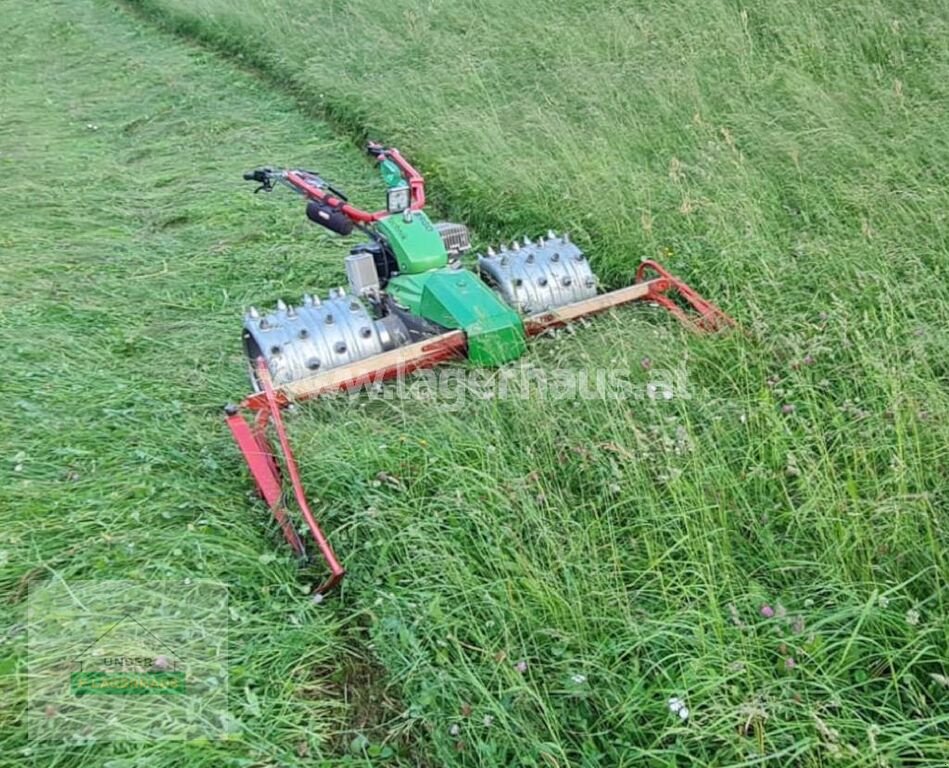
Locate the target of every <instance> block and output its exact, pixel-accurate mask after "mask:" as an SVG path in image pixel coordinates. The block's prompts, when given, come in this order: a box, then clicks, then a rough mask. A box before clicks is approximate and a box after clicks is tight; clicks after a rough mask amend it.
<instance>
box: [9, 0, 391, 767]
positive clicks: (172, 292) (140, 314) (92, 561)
mask: <svg viewBox="0 0 949 768" xmlns="http://www.w3.org/2000/svg"><path fill="white" fill-rule="evenodd" d="M0 29H2V33H3V37H4V40H5V41H6V43H5V45H4V49H3V54H2V65H0V66H2V69H3V71H4V83H3V90H2V92H0V99H2V101H0V113H2V116H3V117H2V124H0V168H2V173H3V176H4V178H5V182H4V184H3V186H2V189H0V210H2V212H3V213H2V226H0V251H2V259H0V307H2V310H0V311H2V316H3V323H2V327H0V350H2V352H0V354H2V357H3V368H4V374H3V378H2V383H0V390H2V394H3V400H4V403H5V408H4V410H3V413H2V415H0V434H2V435H3V445H4V451H3V460H2V465H0V474H2V480H0V510H2V512H0V514H2V518H0V519H2V526H0V538H2V543H0V552H2V557H0V591H2V595H3V599H4V606H5V608H4V617H5V621H4V635H3V637H4V644H3V658H4V661H3V669H4V673H5V674H4V675H3V678H2V687H3V699H4V704H3V706H2V709H0V733H2V736H0V756H2V761H0V762H2V764H3V765H10V766H13V765H27V764H35V765H39V766H62V765H83V766H92V765H112V766H115V765H144V764H146V763H147V764H148V765H168V766H171V765H188V766H200V765H207V766H215V768H217V767H219V766H222V765H266V764H280V765H296V764H304V763H306V764H310V765H312V764H313V759H315V758H317V757H319V756H320V755H321V754H323V755H326V754H332V752H333V751H334V748H335V744H333V743H331V741H332V740H336V741H337V742H338V741H340V740H343V741H344V742H345V743H346V744H348V743H349V741H350V740H351V739H352V738H353V736H354V735H355V734H354V733H347V729H348V728H349V723H350V720H351V718H353V717H355V716H356V715H357V714H358V715H359V718H360V719H361V720H362V721H365V720H366V719H367V718H369V719H370V720H371V722H370V723H369V725H371V724H372V723H374V722H378V721H380V720H384V719H385V718H388V717H391V716H393V713H394V714H397V713H398V712H399V711H400V710H399V708H398V707H396V708H395V709H391V708H387V707H386V706H385V705H384V703H383V697H384V696H385V681H384V679H381V678H380V677H379V675H378V673H374V675H373V678H371V679H374V683H373V686H372V688H373V694H372V695H373V696H375V697H376V698H378V699H379V702H380V703H378V704H377V705H376V706H375V708H374V709H373V708H371V707H368V705H367V706H366V707H363V709H364V710H365V711H363V712H361V713H356V712H354V711H353V710H352V708H351V707H350V706H349V705H348V704H347V699H348V698H349V697H350V696H351V693H350V692H349V691H350V687H351V684H350V681H349V676H350V675H351V674H352V675H354V676H355V677H356V679H357V683H356V684H358V685H359V686H364V685H365V684H366V681H367V674H368V673H367V672H365V671H364V670H365V669H371V667H369V666H368V664H369V662H368V661H367V660H366V659H364V658H362V656H363V654H361V653H360V640H359V626H358V625H359V617H358V613H357V612H354V611H353V610H351V608H349V607H344V606H343V604H341V603H339V602H335V601H333V602H328V603H326V604H324V605H322V606H319V607H317V606H313V605H311V604H310V603H309V602H308V600H307V590H308V589H309V588H310V587H312V584H308V583H307V582H306V580H305V579H302V580H301V579H300V574H299V572H298V569H297V566H296V564H295V563H294V562H292V560H291V559H290V558H289V557H287V556H285V551H284V550H282V549H280V548H279V546H280V545H279V543H278V541H277V537H276V536H274V535H273V532H272V530H271V526H270V524H269V521H268V517H267V515H266V512H265V511H264V510H263V509H262V508H261V507H260V506H259V505H258V504H257V503H256V502H255V501H254V499H253V497H252V496H251V495H250V494H249V489H250V486H249V484H248V480H247V477H246V475H245V473H244V470H243V468H242V465H241V464H240V462H239V455H238V454H237V453H236V452H235V449H234V447H233V444H232V442H231V441H230V438H229V436H228V435H227V432H226V429H225V428H224V425H223V421H222V411H221V408H222V406H223V404H224V403H225V402H227V401H228V400H232V399H235V398H236V397H238V396H239V395H240V394H241V393H242V392H243V391H245V389H246V386H247V380H246V377H245V375H244V370H243V363H242V361H241V359H240V333H239V322H238V321H239V318H240V316H241V313H242V311H243V309H244V308H245V307H246V306H247V305H248V304H250V303H251V302H252V301H266V300H269V301H273V300H274V299H275V298H276V297H277V296H278V295H280V294H285V293H288V292H290V291H291V290H292V291H294V292H295V291H297V290H299V289H300V287H301V286H304V285H307V284H309V285H311V286H312V287H313V288H314V289H316V288H318V287H319V286H321V285H325V284H326V283H327V281H335V282H340V281H342V279H343V270H342V261H341V258H342V255H343V254H345V252H346V250H345V247H344V246H343V245H341V244H340V243H339V242H337V241H335V240H333V241H331V240H330V238H329V237H327V236H324V235H322V234H321V233H320V232H318V231H315V230H316V229H317V228H315V227H312V226H310V225H309V224H308V223H306V220H305V218H304V217H303V215H302V213H303V211H302V206H301V205H300V204H299V202H297V201H295V200H291V199H286V198H285V199H283V200H282V201H281V202H278V201H276V200H269V199H266V200H265V199H264V197H265V196H263V195H258V196H256V197H255V196H254V195H252V194H250V192H251V189H252V188H251V186H250V185H249V184H244V183H243V182H241V180H240V179H241V173H242V172H243V171H246V170H247V169H249V168H252V167H254V166H256V165H259V164H261V163H263V162H266V161H268V160H269V161H277V160H281V161H287V162H299V163H308V164H309V163H311V162H312V160H313V159H314V158H318V159H319V160H320V161H321V169H322V170H325V172H326V173H328V174H330V175H331V177H333V178H337V179H343V180H345V181H346V182H347V189H348V190H349V191H350V192H351V193H353V194H354V195H355V196H356V197H357V198H363V199H365V197H366V195H367V192H368V191H369V190H370V189H372V190H373V191H377V187H378V185H377V184H376V183H375V181H374V180H373V179H372V177H371V175H370V171H371V169H370V168H369V167H368V165H367V164H366V163H365V161H364V160H363V158H361V157H360V155H359V153H357V152H356V151H355V150H354V149H353V148H351V147H350V146H348V145H347V143H346V142H343V141H340V140H339V139H337V138H335V137H334V136H333V135H332V134H331V133H330V131H329V130H328V129H327V128H326V127H325V126H324V125H322V124H320V123H317V122H314V121H313V120H311V119H307V118H305V117H303V116H302V115H301V114H300V113H299V111H298V110H297V109H296V108H295V106H294V104H293V103H292V101H291V100H290V99H288V98H286V97H283V96H279V95H274V94H272V93H271V92H269V91H268V89H267V88H266V87H265V86H263V85H262V84H261V83H260V82H259V80H257V79H256V78H254V77H252V76H249V75H247V74H243V73H236V72H235V71H234V69H233V68H232V67H230V66H228V65H226V64H222V63H221V62H220V60H219V59H217V58H216V57H215V56H213V55H211V54H208V53H204V52H201V51H200V50H196V49H195V48H193V47H191V46H188V45H186V44H183V43H180V42H177V41H175V40H174V39H172V38H170V37H168V36H162V35H160V34H158V33H156V32H155V31H154V30H153V29H150V28H148V27H145V26H143V25H142V23H141V22H138V21H136V20H133V19H131V18H130V17H129V16H128V15H127V14H125V13H123V12H120V11H118V10H116V9H115V8H110V7H108V6H107V5H105V4H99V3H94V2H87V1H86V0H82V2H78V3H72V2H70V3H66V2H43V3H30V4H28V5H23V4H16V3H4V4H3V7H2V11H0ZM301 241H305V242H307V243H308V246H304V247H303V248H300V247H299V246H298V243H299V242H301ZM274 553H276V555H277V557H276V558H274V557H273V554H274ZM183 577H193V578H209V579H214V580H219V581H223V582H224V583H226V584H227V585H228V587H229V590H230V607H231V613H230V616H229V625H230V643H229V648H230V663H231V670H230V690H231V705H230V714H231V715H232V716H233V717H234V718H235V719H236V720H237V721H239V722H240V724H241V725H240V731H241V735H240V737H239V738H238V739H237V740H235V741H233V742H230V743H219V744H218V743H212V744H204V745H200V744H190V745H189V744H175V743H156V744H148V745H144V746H137V747H136V746H135V745H125V744H81V743H80V744H76V743H70V742H65V743H60V742H56V741H51V742H36V743H32V744H31V743H28V741H27V735H26V733H25V718H24V714H25V710H26V707H27V701H26V680H25V677H24V670H25V661H26V659H25V654H26V632H25V630H26V629H27V625H26V622H27V613H26V597H27V591H28V587H29V585H30V584H42V583H44V582H46V581H48V580H54V579H57V578H63V579H67V580H76V579H123V578H132V579H142V580H163V579H175V578H183ZM66 646H68V643H64V647H66ZM359 696H360V697H361V699H363V700H367V696H366V694H363V693H360V694H359ZM343 751H344V752H345V749H344V750H343ZM304 755H309V758H308V759H306V760H304V757H303V756H304ZM126 757H127V758H128V759H129V762H128V763H125V762H122V761H121V760H120V758H126ZM110 761H111V762H110ZM136 761H139V762H136Z"/></svg>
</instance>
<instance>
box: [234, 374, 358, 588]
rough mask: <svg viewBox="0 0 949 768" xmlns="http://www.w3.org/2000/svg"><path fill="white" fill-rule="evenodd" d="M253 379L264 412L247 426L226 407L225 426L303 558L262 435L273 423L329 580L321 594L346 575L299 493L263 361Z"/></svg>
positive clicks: (296, 474) (300, 483)
mask: <svg viewBox="0 0 949 768" xmlns="http://www.w3.org/2000/svg"><path fill="white" fill-rule="evenodd" d="M257 376H258V380H259V381H260V383H261V386H262V387H263V395H264V397H265V400H266V410H263V409H261V410H258V411H257V412H256V413H257V416H256V418H255V420H254V423H253V426H251V425H249V424H248V423H247V422H246V421H245V420H244V417H243V416H242V415H241V413H240V411H239V410H238V409H237V408H229V409H228V410H227V425H228V427H230V429H231V434H232V435H234V440H235V441H236V442H237V445H238V447H239V448H240V451H241V453H242V454H243V455H244V459H245V461H246V462H247V466H248V467H249V468H250V471H251V475H252V476H253V478H254V482H255V483H256V485H257V489H258V491H260V495H261V496H262V497H263V498H264V500H265V501H266V502H267V504H268V505H269V506H270V510H271V512H272V513H273V515H274V517H275V518H276V520H277V523H278V524H279V525H280V528H281V530H282V531H283V534H284V537H285V538H286V539H287V541H288V542H289V544H290V546H291V547H292V548H293V550H294V551H295V552H296V553H297V554H299V555H304V554H305V551H304V547H303V542H302V541H301V540H300V537H299V536H298V535H297V532H296V531H295V530H294V528H293V525H292V524H291V523H290V521H289V518H288V516H287V509H286V506H285V505H284V502H283V496H284V494H283V484H282V478H281V473H280V469H279V467H278V466H277V456H276V454H275V453H274V451H273V449H272V448H271V447H270V445H269V443H268V442H267V438H266V436H265V430H266V428H267V424H268V423H273V426H274V430H275V431H276V433H277V439H278V440H279V442H280V452H281V453H282V454H283V464H284V469H285V470H286V472H287V474H288V475H289V477H290V484H291V486H292V488H293V495H294V497H295V499H296V502H297V506H298V507H299V509H300V514H301V515H302V516H303V519H304V521H305V522H306V525H307V528H309V530H310V533H311V535H312V536H313V540H314V541H315V542H316V546H317V548H318V549H319V550H320V554H321V555H322V556H323V559H324V560H325V561H326V565H327V566H328V567H329V570H330V575H329V578H327V580H326V581H325V582H324V583H323V584H322V585H321V586H320V587H318V588H317V589H316V592H317V593H318V594H323V593H325V592H328V591H329V590H331V589H332V588H333V587H335V586H336V585H337V584H339V582H340V581H341V580H342V578H343V576H345V575H346V570H345V569H344V568H343V566H342V565H340V563H339V561H338V560H337V559H336V553H335V552H334V551H333V547H332V545H331V544H330V543H329V541H328V540H327V538H326V536H325V535H324V534H323V530H322V529H321V528H320V526H319V523H317V522H316V518H315V517H314V516H313V512H312V511H311V510H310V505H309V502H307V498H306V493H305V491H304V490H303V481H302V480H301V479H300V471H299V469H298V468H297V462H296V459H295V458H294V455H293V451H292V450H291V448H290V440H289V439H288V437H287V431H286V428H285V427H284V424H283V417H282V416H281V414H280V409H281V407H282V404H281V401H280V399H278V397H277V394H276V392H275V391H274V388H273V384H272V383H271V380H270V372H269V371H268V370H267V364H266V363H265V362H264V360H263V358H261V359H259V360H258V361H257ZM284 402H285V401H284Z"/></svg>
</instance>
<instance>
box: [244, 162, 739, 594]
mask: <svg viewBox="0 0 949 768" xmlns="http://www.w3.org/2000/svg"><path fill="white" fill-rule="evenodd" d="M388 151H389V152H390V153H391V152H394V150H388ZM393 160H394V161H395V162H398V160H397V159H396V158H393ZM410 167H411V166H410ZM317 191H319V192H320V193H321V194H323V193H322V190H317ZM319 199H323V198H322V197H321V198H319ZM333 199H335V198H333ZM422 202H424V197H423V198H422ZM367 215H374V214H367ZM652 273H654V274H656V275H658V277H654V278H652V279H649V280H647V279H646V276H647V274H652ZM670 293H674V294H677V295H678V296H679V297H680V299H681V300H682V301H683V302H684V303H685V304H686V305H687V306H688V307H691V309H693V310H694V312H695V314H696V315H697V316H698V317H697V319H695V320H693V319H692V317H691V316H690V315H689V314H687V313H686V311H685V310H684V309H683V307H682V306H680V305H679V304H678V303H676V301H674V300H673V299H672V298H671V297H670V295H669V294H670ZM632 301H652V302H656V303H657V304H659V305H660V306H662V307H664V308H665V309H667V310H669V311H670V312H671V313H672V314H673V315H674V316H675V317H676V318H677V319H678V320H680V321H681V322H682V323H683V324H684V325H685V326H686V327H688V328H689V329H691V330H693V331H696V332H699V333H702V332H712V331H718V330H721V329H723V328H726V327H729V326H733V325H735V321H734V320H732V319H731V318H730V317H729V316H728V315H726V314H725V313H724V312H723V311H722V310H721V309H719V308H718V307H717V306H716V305H715V304H713V303H712V302H710V301H707V300H706V299H704V298H702V296H700V295H699V294H698V293H697V292H696V291H695V290H693V289H692V288H691V287H690V286H689V285H687V284H686V283H685V282H683V281H682V280H680V279H679V278H677V277H676V276H675V275H673V274H671V273H670V272H668V271H667V270H666V269H665V268H664V267H662V266H661V265H660V264H657V263H656V262H655V261H648V260H647V261H644V262H642V264H640V265H639V268H638V269H637V271H636V283H635V284H634V285H632V286H629V287H628V288H621V289H620V290H618V291H613V292H612V293H607V294H602V295H599V296H595V297H593V298H591V299H586V300H585V301H581V302H577V303H576V304H570V305H567V306H566V307H561V308H559V309H558V310H553V311H551V312H544V313H541V314H538V315H532V316H531V317H528V318H525V320H524V328H525V331H526V332H527V334H528V335H530V336H533V335H536V334H538V333H542V332H543V331H545V330H547V329H548V328H554V327H557V326H561V325H565V324H566V323H568V322H571V321H572V320H573V319H576V318H578V317H585V316H589V315H593V314H597V313H599V312H603V311H606V310H607V309H610V308H612V307H617V306H621V305H623V304H627V303H629V302H632ZM466 345H467V341H466V338H465V334H464V333H463V332H462V331H449V332H448V333H444V334H442V335H440V336H436V337H434V338H432V339H427V340H426V341H422V342H417V343H415V344H410V345H408V346H406V347H401V348H399V349H394V350H392V351H390V352H383V353H382V354H381V355H377V356H375V357H373V358H370V359H369V360H366V361H360V362H358V363H353V364H352V365H349V366H347V367H346V368H341V369H336V370H330V371H327V372H326V373H323V374H317V375H314V376H311V377H308V378H306V379H302V380H300V381H299V382H294V383H292V384H289V385H286V386H284V387H282V388H281V389H280V390H275V389H274V387H273V383H272V381H271V378H270V372H269V371H268V370H267V365H266V363H265V362H264V360H263V358H261V359H258V360H257V376H258V380H259V381H260V383H261V389H262V391H261V392H257V393H255V394H253V395H250V396H249V397H247V398H246V399H245V400H244V401H243V402H242V403H241V405H240V406H236V405H231V406H228V407H227V408H226V409H225V410H226V413H227V425H228V427H229V428H230V430H231V434H232V435H233V436H234V440H235V442H236V443H237V447H238V449H239V450H240V452H241V454H242V455H243V456H244V460H245V461H246V462H247V466H248V469H249V470H250V473H251V477H252V478H253V479H254V483H255V484H256V486H257V490H258V492H259V493H260V495H261V497H262V498H263V499H264V501H266V502H267V505H268V506H269V507H270V510H271V512H272V513H273V515H274V517H275V518H276V520H277V523H278V524H279V525H280V528H281V530H282V531H283V535H284V537H285V538H286V539H287V542H288V543H289V544H290V546H291V548H292V549H293V550H294V552H296V553H297V554H298V555H300V556H306V551H305V548H304V545H303V542H302V541H301V539H300V537H299V535H298V534H297V532H296V530H294V528H293V525H292V524H291V522H290V520H289V516H288V510H287V507H286V504H285V502H284V490H283V472H282V471H281V468H280V465H279V464H278V459H277V454H276V452H275V451H274V450H273V448H272V447H271V445H270V443H269V441H268V440H267V437H266V431H267V427H268V426H269V425H270V424H273V427H274V430H275V432H276V434H277V439H278V442H279V445H280V453H281V455H282V457H283V468H284V470H285V472H286V474H287V475H288V476H289V478H290V484H291V487H292V490H293V495H294V498H295V501H296V505H297V507H298V508H299V510H300V513H301V515H302V516H303V519H304V521H305V522H306V525H307V528H308V529H309V531H310V533H311V534H312V536H313V539H314V541H315V542H316V546H317V548H318V549H319V550H320V554H321V555H322V557H323V559H324V561H325V562H326V564H327V566H328V568H329V571H330V576H329V578H327V580H326V581H325V582H324V583H323V584H322V585H320V587H319V588H318V589H317V590H316V592H317V593H319V594H323V593H325V592H327V591H329V590H330V589H332V588H333V587H334V586H336V585H337V584H339V582H340V581H341V580H342V578H343V577H344V576H345V575H346V571H345V569H344V568H343V566H342V565H340V563H339V561H338V560H337V558H336V553H335V552H334V551H333V547H332V546H331V545H330V543H329V540H328V539H327V538H326V536H325V535H324V534H323V531H322V529H321V528H320V526H319V523H317V521H316V518H315V517H314V516H313V512H312V511H311V509H310V506H309V504H308V502H307V499H306V493H305V491H304V489H303V481H302V480H301V478H300V472H299V470H298V468H297V463H296V459H295V458H294V455H293V450H292V449H291V447H290V441H289V439H288V437H287V432H286V428H285V426H284V423H283V418H282V416H281V410H282V409H283V408H285V407H286V406H287V405H289V404H290V402H299V401H303V400H308V399H311V398H314V397H319V396H320V395H323V394H327V393H329V392H340V391H350V390H353V389H357V388H359V387H363V386H366V385H367V384H375V383H377V382H381V381H385V380H388V379H391V378H394V377H396V376H400V375H403V374H407V373H411V372H412V371H416V370H419V369H421V368H429V367H432V366H434V365H437V364H439V363H441V362H444V361H446V360H449V359H451V358H456V357H460V356H462V355H464V353H465V348H466ZM370 363H373V364H372V365H370ZM242 409H243V410H244V412H246V413H247V415H248V416H250V414H253V417H252V419H251V420H250V421H248V419H246V418H245V416H244V415H243V414H242Z"/></svg>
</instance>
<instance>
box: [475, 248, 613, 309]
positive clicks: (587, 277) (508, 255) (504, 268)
mask: <svg viewBox="0 0 949 768" xmlns="http://www.w3.org/2000/svg"><path fill="white" fill-rule="evenodd" d="M478 271H479V272H480V273H481V277H482V278H483V279H484V280H485V281H486V282H488V283H489V284H490V285H492V286H493V287H494V288H495V289H496V290H497V291H498V293H500V294H501V297H502V298H503V299H504V301H506V302H507V303H508V304H510V305H511V306H512V307H513V308H514V309H516V310H517V311H519V312H523V313H524V314H533V313H535V312H545V311H547V310H551V309H556V308H557V307H562V306H564V305H566V304H573V303H574V302H576V301H583V300H584V299H589V298H592V297H593V296H596V283H597V280H596V275H594V274H593V270H592V269H591V268H590V262H589V261H588V260H587V258H586V257H585V256H584V255H583V252H582V251H581V250H580V249H579V248H578V247H577V246H576V245H574V244H573V243H572V242H570V238H569V237H568V236H567V235H566V234H564V235H562V236H561V237H557V236H556V235H555V234H554V233H553V232H548V237H547V239H544V238H540V239H539V240H537V242H531V241H530V240H528V239H527V238H524V241H523V243H518V242H514V243H512V244H511V246H510V247H508V246H504V245H502V246H501V248H500V249H499V250H497V251H495V250H494V249H493V248H489V249H488V253H487V255H483V256H481V255H479V256H478Z"/></svg>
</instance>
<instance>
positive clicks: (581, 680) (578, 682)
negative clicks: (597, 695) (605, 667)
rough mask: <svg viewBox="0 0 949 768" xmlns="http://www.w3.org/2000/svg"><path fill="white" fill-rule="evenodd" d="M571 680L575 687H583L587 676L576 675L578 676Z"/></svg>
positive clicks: (573, 676) (572, 677)
mask: <svg viewBox="0 0 949 768" xmlns="http://www.w3.org/2000/svg"><path fill="white" fill-rule="evenodd" d="M570 679H571V680H572V681H573V682H574V684H575V685H583V684H584V683H585V682H586V681H587V676H586V675H581V674H576V675H572V676H571V677H570Z"/></svg>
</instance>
